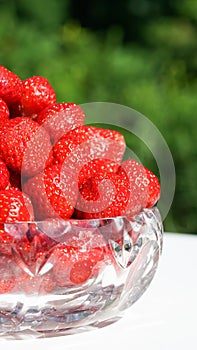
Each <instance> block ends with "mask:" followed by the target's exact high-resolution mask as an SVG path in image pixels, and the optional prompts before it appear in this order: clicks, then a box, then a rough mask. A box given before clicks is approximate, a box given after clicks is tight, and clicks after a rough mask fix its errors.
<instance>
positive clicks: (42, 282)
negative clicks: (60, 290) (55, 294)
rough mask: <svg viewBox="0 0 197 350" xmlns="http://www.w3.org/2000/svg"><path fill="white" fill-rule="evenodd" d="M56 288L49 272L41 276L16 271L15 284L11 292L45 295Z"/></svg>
mask: <svg viewBox="0 0 197 350" xmlns="http://www.w3.org/2000/svg"><path fill="white" fill-rule="evenodd" d="M55 287H56V282H55V280H54V277H53V275H52V272H51V271H49V272H47V273H45V274H43V275H36V276H34V275H33V274H31V273H30V274H28V273H26V272H25V271H23V270H20V269H19V270H18V273H17V283H16V284H15V288H14V289H13V292H22V293H25V294H47V293H50V292H51V291H52V290H53V289H54V288H55Z"/></svg>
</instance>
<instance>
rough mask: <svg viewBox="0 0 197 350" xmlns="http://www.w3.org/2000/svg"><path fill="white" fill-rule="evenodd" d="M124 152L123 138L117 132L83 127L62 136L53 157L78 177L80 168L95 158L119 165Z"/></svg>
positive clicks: (54, 149) (55, 147)
mask: <svg viewBox="0 0 197 350" xmlns="http://www.w3.org/2000/svg"><path fill="white" fill-rule="evenodd" d="M124 150H125V141H124V138H123V136H122V135H121V134H119V133H118V132H117V131H113V130H107V129H101V128H96V127H91V126H86V125H85V126H79V127H77V128H75V129H74V130H70V131H69V132H68V133H67V134H65V135H64V136H62V137H61V138H60V140H59V141H58V142H57V143H56V144H55V145H54V147H53V157H54V162H55V163H59V164H63V163H64V165H65V166H66V167H67V168H69V169H71V171H72V172H73V173H75V176H77V177H78V175H79V172H80V170H81V169H82V167H83V166H84V165H85V164H87V163H88V162H90V161H92V160H93V159H95V158H101V159H108V160H111V161H116V162H117V163H120V161H121V159H122V157H123V154H124Z"/></svg>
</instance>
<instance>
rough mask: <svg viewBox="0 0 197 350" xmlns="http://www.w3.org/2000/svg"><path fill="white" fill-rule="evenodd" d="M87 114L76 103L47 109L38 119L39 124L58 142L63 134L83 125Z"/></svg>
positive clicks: (55, 105) (62, 104)
mask: <svg viewBox="0 0 197 350" xmlns="http://www.w3.org/2000/svg"><path fill="white" fill-rule="evenodd" d="M84 118H85V114H84V112H83V110H82V109H81V108H80V107H79V106H78V105H76V104H75V103H58V104H54V105H52V106H49V107H47V108H45V109H44V110H43V111H42V112H41V113H39V115H38V117H37V122H38V123H39V124H40V125H43V126H44V128H45V129H46V130H47V131H48V133H49V135H50V136H51V139H52V141H53V142H54V141H57V140H58V139H59V138H60V137H61V136H62V135H63V134H65V133H66V132H68V131H69V130H71V129H74V128H76V127H77V126H79V125H81V124H83V122H84Z"/></svg>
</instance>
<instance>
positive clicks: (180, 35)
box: [0, 0, 197, 233]
mask: <svg viewBox="0 0 197 350" xmlns="http://www.w3.org/2000/svg"><path fill="white" fill-rule="evenodd" d="M196 25H197V1H195V0H174V1H173V0H171V1H170V0H124V1H121V0H115V1H113V0H94V1H91V0H85V1H80V0H59V1H58V0H42V1H40V0H34V1H27V0H15V1H14V0H0V64H2V65H5V66H6V67H7V68H9V69H11V70H13V71H15V73H17V74H18V75H19V76H20V77H21V78H27V77H29V76H31V75H43V76H45V77H46V78H48V80H49V81H50V83H51V84H52V85H53V87H54V88H55V90H56V92H57V98H58V102H60V101H74V102H76V103H79V104H81V103H87V102H91V101H101V102H104V101H107V102H115V103H119V104H123V105H126V106H129V107H132V108H134V109H136V110H138V111H140V112H141V113H142V114H144V115H146V116H147V117H148V118H149V119H150V120H151V121H152V122H153V123H154V124H155V125H156V126H157V127H158V129H159V130H160V131H161V133H162V134H163V136H164V138H165V139H166V141H167V143H168V145H169V147H170V150H171V152H172V155H173V158H174V162H175V167H176V176H177V179H176V193H175V198H174V202H173V205H172V207H171V210H170V212H169V214H168V216H167V218H166V220H165V223H164V225H165V230H166V231H174V232H188V233H197V218H196V215H197V145H196V143H197V115H196V112H197V98H196V95H197V74H196V71H197V26H196ZM130 143H131V145H132V148H133V149H134V151H135V152H136V154H137V155H138V156H139V158H140V159H141V160H144V164H145V165H146V166H147V167H149V168H151V169H152V170H154V169H153V168H152V167H154V165H152V160H151V157H150V156H149V154H148V153H147V150H146V149H144V147H143V145H141V144H139V142H138V140H135V139H133V140H131V138H130Z"/></svg>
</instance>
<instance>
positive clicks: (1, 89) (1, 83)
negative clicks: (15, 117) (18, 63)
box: [0, 66, 22, 106]
mask: <svg viewBox="0 0 197 350" xmlns="http://www.w3.org/2000/svg"><path fill="white" fill-rule="evenodd" d="M21 94H22V81H21V79H20V78H19V77H18V76H17V75H16V74H14V73H13V72H11V71H10V70H8V69H7V68H5V67H3V66H0V98H2V99H3V100H4V101H5V102H6V103H7V105H8V106H10V105H11V104H13V103H14V102H16V101H18V100H19V99H20V97H21Z"/></svg>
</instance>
